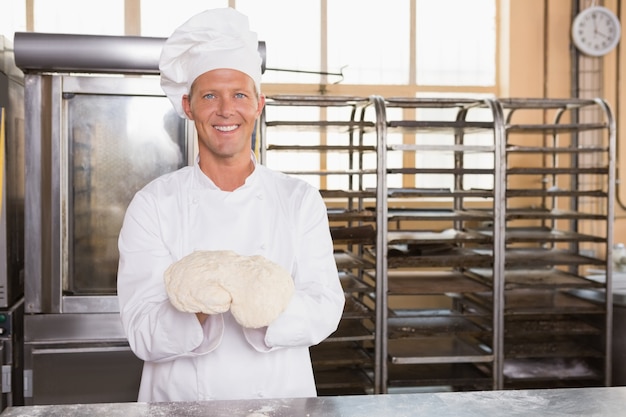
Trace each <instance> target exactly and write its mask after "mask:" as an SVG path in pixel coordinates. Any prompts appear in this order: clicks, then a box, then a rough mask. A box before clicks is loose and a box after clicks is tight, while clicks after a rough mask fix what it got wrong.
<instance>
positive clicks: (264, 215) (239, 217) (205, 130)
mask: <svg viewBox="0 0 626 417" xmlns="http://www.w3.org/2000/svg"><path fill="white" fill-rule="evenodd" d="M257 49H258V39H257V35H256V33H254V32H252V31H250V29H249V25H248V18H247V17H246V16H244V15H242V14H240V13H239V12H237V11H235V10H234V9H231V8H222V9H213V10H207V11H205V12H203V13H200V14H198V15H196V16H194V17H192V18H191V19H189V20H188V21H187V22H185V23H184V24H183V25H182V26H180V27H179V28H178V29H176V30H175V31H174V33H173V34H172V35H171V36H170V37H169V38H168V39H167V40H166V42H165V44H164V46H163V50H162V53H161V57H160V61H159V68H160V71H161V86H162V88H163V90H164V92H165V94H166V95H167V97H168V98H169V99H170V100H171V102H172V104H173V106H174V109H175V110H176V111H177V112H178V114H179V115H180V116H181V117H186V118H188V119H189V120H191V121H193V123H194V125H195V128H196V131H197V135H198V156H197V158H196V161H195V164H194V165H193V166H188V167H184V168H182V169H180V170H178V171H175V172H172V173H169V174H166V175H163V176H161V177H159V178H157V179H156V180H154V181H152V182H151V183H150V184H148V185H147V186H146V187H145V188H143V189H142V190H140V191H139V192H137V194H136V195H135V196H134V198H133V199H132V201H131V203H130V205H129V207H128V209H127V211H126V215H125V217H124V223H123V226H122V229H121V231H120V236H119V243H118V245H119V252H120V262H119V268H118V298H119V303H120V315H121V320H122V324H123V328H124V331H125V332H126V336H127V338H128V342H129V344H130V347H131V349H132V351H133V352H134V353H135V354H136V355H137V356H138V357H139V358H140V359H142V360H143V361H144V366H143V372H142V378H141V386H140V389H139V396H138V401H146V402H156V401H202V400H213V399H249V398H259V397H265V398H278V397H312V396H315V395H316V389H315V381H314V376H313V370H312V364H311V359H310V354H309V347H310V346H313V345H315V344H318V343H320V342H321V341H323V340H324V339H325V338H326V337H328V336H329V335H330V334H331V333H333V332H334V331H335V330H336V328H337V325H338V323H339V320H340V318H341V314H342V311H343V306H344V301H345V298H344V294H343V291H342V288H341V284H340V281H339V276H338V273H337V267H336V264H335V261H334V257H333V246H332V241H331V238H330V231H329V225H328V217H327V212H326V206H325V204H324V201H323V200H322V198H321V195H320V194H319V191H318V190H317V189H315V188H314V187H313V186H311V185H309V184H307V183H306V182H304V181H302V180H300V179H296V178H292V177H289V176H287V175H284V174H282V173H279V172H276V171H272V170H270V169H268V168H267V167H264V166H262V165H260V164H258V163H257V162H256V160H255V157H254V153H253V152H252V150H251V141H252V134H253V131H254V129H255V121H256V120H257V118H258V117H259V115H260V114H261V111H262V109H263V106H264V104H265V97H264V96H263V95H262V94H261V91H260V79H261V57H260V55H259V53H258V50H257ZM218 251H228V252H229V253H235V254H237V256H250V257H252V256H261V257H263V259H266V260H268V261H270V262H272V263H273V264H276V265H279V266H280V267H281V268H282V269H284V270H286V271H288V273H289V274H290V276H291V278H292V279H293V293H292V295H290V297H289V299H288V302H287V303H286V305H285V306H284V309H282V311H281V312H280V314H278V316H277V317H276V318H275V319H273V320H272V321H271V323H267V325H265V326H261V327H256V326H255V327H245V326H244V325H242V324H240V323H239V322H238V321H237V320H235V318H234V317H233V314H232V313H231V311H230V310H226V311H223V310H224V309H223V310H219V311H223V312H217V311H218V310H211V309H208V310H199V311H194V312H189V311H181V309H180V308H176V307H175V306H174V305H173V304H172V303H171V302H170V299H169V297H168V293H167V291H166V285H165V282H164V281H165V280H164V273H165V271H166V270H168V268H170V266H172V265H173V264H175V263H177V262H182V260H183V259H184V258H186V257H188V256H190V255H191V254H193V253H199V252H205V253H216V252H218ZM225 261H227V258H225ZM228 279H233V280H236V279H238V276H237V275H236V274H235V275H233V276H232V277H229V278H228ZM199 285H201V284H199ZM267 292H268V291H265V292H261V294H265V296H264V297H266V298H268V299H267V302H268V303H272V302H273V301H272V300H271V299H270V298H271V291H269V294H267ZM248 296H249V297H251V295H248ZM227 307H228V306H226V308H227ZM203 311H208V312H209V313H211V312H212V313H213V314H207V313H206V312H203Z"/></svg>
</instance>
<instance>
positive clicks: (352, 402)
mask: <svg viewBox="0 0 626 417" xmlns="http://www.w3.org/2000/svg"><path fill="white" fill-rule="evenodd" d="M625 408H626V388H624V387H612V388H576V389H550V390H547V389H541V390H499V391H478V392H441V393H409V394H407V393H402V394H387V395H350V396H336V397H318V398H291V399H288V398H286V399H251V400H236V401H205V402H174V403H127V404H74V405H50V406H39V407H17V408H14V409H10V410H7V411H5V412H4V413H3V414H2V417H75V416H92V417H105V416H106V417H111V416H133V417H150V416H153V417H155V416H186V417H231V416H274V417H284V416H343V417H356V416H359V417H370V416H376V417H378V416H439V417H448V416H452V417H456V416H482V417H501V416H510V417H513V416H520V417H526V416H587V417H599V416H603V417H611V416H623V415H624V409H625Z"/></svg>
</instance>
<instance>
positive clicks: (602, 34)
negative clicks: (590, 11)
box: [596, 30, 609, 38]
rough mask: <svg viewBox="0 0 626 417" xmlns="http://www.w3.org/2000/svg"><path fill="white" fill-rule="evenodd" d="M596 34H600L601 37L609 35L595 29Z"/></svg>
mask: <svg viewBox="0 0 626 417" xmlns="http://www.w3.org/2000/svg"><path fill="white" fill-rule="evenodd" d="M596 35H600V36H602V37H603V38H608V37H609V35H606V34H604V33H602V32H600V31H598V30H596Z"/></svg>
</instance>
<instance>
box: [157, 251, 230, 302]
mask: <svg viewBox="0 0 626 417" xmlns="http://www.w3.org/2000/svg"><path fill="white" fill-rule="evenodd" d="M227 260H228V257H227V254H226V253H224V254H219V253H218V252H214V253H213V256H208V255H207V253H206V252H193V253H191V254H190V255H187V256H185V257H184V258H182V259H181V260H179V261H178V262H174V263H173V264H172V265H170V267H169V268H167V269H166V270H165V273H164V274H163V276H164V278H165V289H166V290H167V295H168V296H169V298H170V302H171V303H172V305H173V306H174V307H176V308H177V309H178V310H180V311H184V312H186V313H205V314H219V313H224V312H226V311H228V309H229V308H230V303H231V301H232V299H231V296H230V293H229V292H228V291H227V290H226V289H225V288H224V287H222V286H221V285H220V283H219V282H220V278H219V276H220V275H221V274H224V272H225V271H223V269H224V266H226V265H227V264H225V263H224V262H223V261H227Z"/></svg>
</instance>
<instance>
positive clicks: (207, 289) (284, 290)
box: [164, 251, 294, 328]
mask: <svg viewBox="0 0 626 417" xmlns="http://www.w3.org/2000/svg"><path fill="white" fill-rule="evenodd" d="M164 278H165V288H166V291H167V294H168V297H169V298H170V301H171V303H172V305H173V306H174V307H176V308H177V309H178V310H181V311H185V312H189V313H199V312H202V313H206V314H219V313H224V312H226V311H228V309H229V308H230V310H231V313H232V314H233V317H234V318H235V320H237V322H238V323H239V324H241V325H242V326H243V327H248V328H259V327H264V326H268V325H269V324H270V323H271V322H272V321H274V320H275V319H276V318H277V317H278V315H279V314H280V313H282V312H283V311H284V309H285V308H286V307H287V304H288V303H289V301H290V300H291V297H292V296H293V293H294V283H293V279H292V278H291V274H290V273H289V272H288V271H287V270H285V269H284V268H283V267H281V266H280V265H278V264H276V263H274V262H272V261H270V260H269V259H266V258H264V257H263V256H260V255H256V256H242V255H238V254H237V253H235V252H233V251H195V252H193V253H191V254H189V255H187V256H185V257H184V258H182V259H180V260H179V261H177V262H175V263H173V264H172V265H170V267H169V268H168V269H167V270H166V271H165V274H164Z"/></svg>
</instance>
